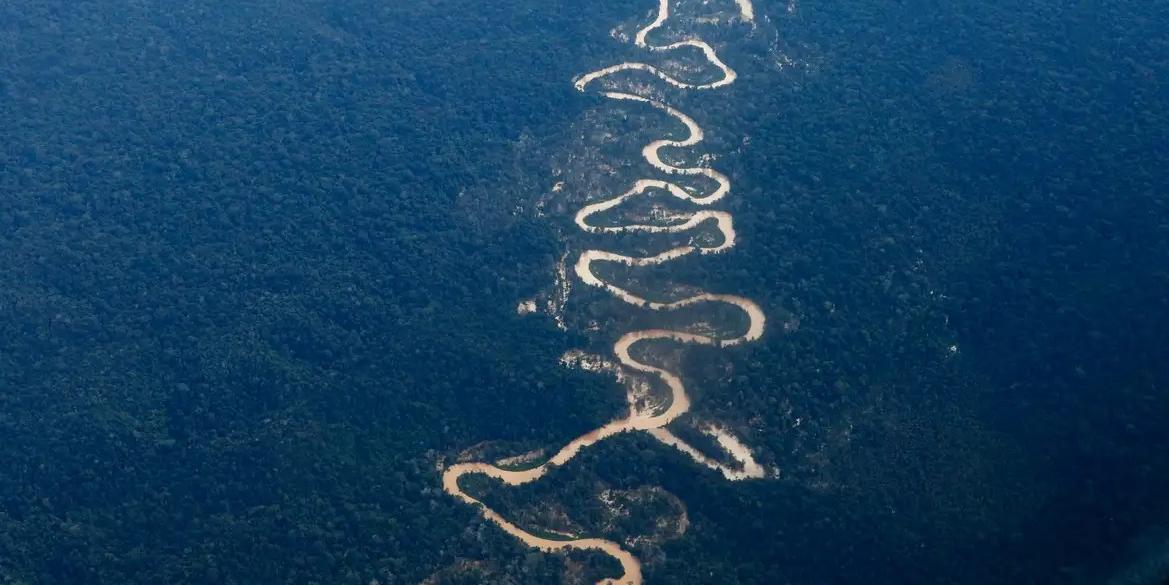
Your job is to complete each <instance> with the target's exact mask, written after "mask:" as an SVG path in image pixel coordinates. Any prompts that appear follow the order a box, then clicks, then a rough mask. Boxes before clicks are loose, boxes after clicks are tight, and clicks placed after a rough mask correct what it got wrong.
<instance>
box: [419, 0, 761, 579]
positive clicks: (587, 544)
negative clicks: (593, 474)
mask: <svg viewBox="0 0 1169 585" xmlns="http://www.w3.org/2000/svg"><path fill="white" fill-rule="evenodd" d="M735 3H736V5H737V7H738V10H739V18H740V19H741V20H742V21H744V22H751V21H752V20H753V18H754V9H753V7H752V5H751V1H750V0H736V2H735ZM669 17H670V0H658V11H657V17H656V18H655V19H654V21H653V22H651V23H650V24H648V25H646V26H645V27H643V28H641V29H640V30H638V32H637V35H636V37H635V39H634V43H635V44H636V45H637V46H638V47H640V48H642V49H646V50H649V51H653V52H668V51H674V50H677V49H681V48H685V47H689V48H692V49H698V50H699V51H701V53H702V54H703V56H704V57H705V59H706V61H707V62H709V63H710V64H711V65H713V66H714V67H715V68H717V69H719V70H720V71H721V76H720V77H719V78H718V79H716V80H714V81H711V82H708V83H700V84H695V83H688V82H685V81H682V80H679V79H677V78H676V77H674V76H672V75H670V74H669V73H667V72H665V71H662V70H661V69H659V68H657V67H655V66H653V65H649V64H646V63H633V62H627V63H620V64H617V65H613V66H610V67H606V68H604V69H600V70H597V71H594V72H591V73H588V74H585V75H582V76H581V77H579V78H577V79H576V80H575V82H574V85H575V87H576V89H577V90H579V91H581V92H587V91H590V89H591V88H592V87H593V86H594V85H598V82H599V81H601V80H603V79H604V78H606V77H609V76H611V75H614V74H616V73H621V72H625V71H641V72H646V73H649V74H652V75H653V76H655V77H656V78H658V79H660V80H661V81H664V82H665V83H667V84H669V85H671V86H673V87H675V88H678V89H687V90H714V89H718V88H720V87H726V86H729V85H731V84H732V83H734V82H735V80H736V78H737V76H736V74H735V71H734V70H733V69H731V68H730V67H729V66H727V64H726V63H724V62H723V61H722V60H721V59H719V57H718V55H717V54H716V53H715V50H714V48H713V47H712V46H711V45H709V44H707V43H706V42H705V41H702V40H699V39H688V40H683V41H678V42H674V43H669V44H665V45H654V44H651V43H650V41H649V40H648V38H649V36H650V34H651V33H652V32H653V31H655V30H656V29H658V28H661V27H662V25H663V24H664V23H665V22H666V20H667V19H668V18H669ZM600 95H602V96H603V97H605V98H608V99H611V100H616V101H623V102H633V103H638V104H644V105H646V106H649V107H651V108H654V109H656V110H658V111H660V112H662V113H664V114H666V115H668V116H669V117H670V118H672V119H674V120H676V121H677V122H679V123H681V124H682V125H683V126H684V127H685V128H686V130H687V136H686V138H684V139H682V140H669V139H659V140H654V141H652V142H650V143H649V144H647V145H646V146H645V147H644V148H642V150H641V155H642V156H643V157H644V158H645V160H646V161H647V162H649V164H650V165H651V166H652V167H653V168H655V169H656V170H657V171H659V172H660V173H662V174H663V175H665V176H667V177H669V176H674V177H705V178H706V179H709V180H710V181H712V182H713V183H714V184H715V185H717V186H716V187H715V188H714V189H713V190H711V191H709V192H699V191H695V190H693V189H692V188H688V187H683V186H681V185H678V184H676V183H674V182H671V181H668V180H661V179H650V178H646V179H640V180H638V181H636V182H635V183H634V184H633V186H632V187H631V188H630V189H629V190H627V191H625V192H624V193H622V194H620V195H618V196H616V197H612V198H610V199H605V200H602V201H599V202H596V203H592V204H589V205H587V206H585V207H584V208H582V209H580V210H579V211H578V212H577V213H576V217H575V222H576V225H577V226H578V227H579V228H580V229H581V230H583V231H585V232H588V233H595V234H617V233H628V232H642V233H679V232H685V231H687V230H692V229H695V228H697V227H699V226H701V225H705V224H708V223H713V225H714V226H715V227H716V228H717V230H718V231H719V233H720V234H721V241H720V242H719V243H717V244H713V245H702V244H695V243H691V244H688V245H684V246H678V247H674V248H671V249H668V250H666V251H664V252H661V253H659V254H655V255H652V256H628V255H624V254H619V253H616V252H609V251H604V250H596V249H589V250H584V251H583V252H581V254H580V256H579V258H578V259H577V261H576V264H575V275H576V277H577V278H578V279H579V280H580V281H581V282H583V283H584V284H586V285H588V286H592V287H597V288H600V289H603V290H605V291H606V292H608V293H609V294H611V295H613V296H614V297H616V298H617V299H620V300H621V301H623V302H625V303H628V304H630V305H634V306H637V307H641V308H644V309H647V310H651V311H677V310H681V309H685V308H688V307H693V306H696V305H701V304H707V303H721V304H725V305H730V306H732V307H735V308H737V309H738V310H739V311H741V312H742V313H743V314H744V315H745V316H746V317H747V325H746V327H745V328H744V329H743V330H742V331H740V332H738V333H737V334H736V335H730V336H716V335H713V334H709V335H708V334H699V333H693V332H688V331H678V330H670V329H645V330H638V331H630V332H628V333H625V334H624V335H622V336H621V337H620V338H619V339H618V340H617V342H616V343H615V344H614V346H613V356H614V357H615V358H616V363H612V364H609V367H608V368H600V367H598V368H591V369H610V370H612V371H613V373H615V374H617V375H618V377H622V376H623V375H625V374H627V373H636V374H638V375H641V376H645V377H649V378H656V379H657V380H658V381H660V382H661V383H662V384H663V385H664V386H665V387H666V388H668V389H669V393H670V400H669V403H668V406H666V407H665V408H664V409H663V408H653V409H639V408H637V407H636V406H635V401H634V400H633V398H632V396H630V399H629V402H630V409H629V413H628V415H627V416H625V417H623V418H619V419H617V420H613V421H611V422H609V423H607V424H605V425H603V426H601V427H600V428H597V429H594V430H592V431H590V432H588V433H586V434H584V435H582V436H580V437H577V438H576V439H573V440H572V441H571V442H569V443H568V444H566V445H564V446H563V447H561V448H560V450H559V451H557V452H556V453H554V454H553V455H552V457H551V458H549V459H548V460H547V461H545V462H544V463H542V464H540V465H537V466H535V467H532V468H530V469H524V470H509V469H503V468H501V467H499V466H497V465H493V464H491V463H460V464H455V465H451V466H450V467H448V468H446V470H445V471H444V472H443V475H442V485H443V489H444V490H445V491H446V492H447V493H448V494H450V495H452V496H454V497H456V498H458V499H460V500H462V501H463V502H466V503H467V504H470V505H473V506H476V507H477V508H478V509H479V510H480V512H481V513H482V514H483V516H484V517H485V518H487V520H489V521H491V522H492V523H494V524H496V525H498V526H499V527H500V528H501V529H503V531H504V532H506V533H508V534H510V535H512V536H513V537H515V538H517V539H519V540H520V541H522V542H523V543H525V544H527V545H528V546H531V547H534V548H537V549H540V550H543V551H546V552H553V551H562V550H566V549H578V550H592V551H599V552H602V553H604V554H606V555H609V556H611V557H613V558H615V559H617V561H619V562H620V563H621V567H622V575H621V576H619V577H616V578H610V579H605V580H603V581H602V582H601V584H602V585H640V584H641V583H642V581H643V579H642V568H641V563H640V562H638V560H637V558H636V557H634V556H633V554H632V553H630V552H629V551H628V550H625V549H624V548H623V547H622V546H621V545H619V544H618V543H616V542H613V541H609V540H605V539H601V538H571V537H565V538H564V539H551V538H545V537H542V536H538V535H536V534H532V533H531V532H528V531H526V530H524V529H523V528H521V527H519V526H517V525H516V524H515V523H513V522H511V521H509V520H508V519H506V518H504V517H503V516H502V515H500V514H499V513H498V512H496V511H494V510H492V509H490V508H489V507H487V506H486V505H485V504H483V502H481V501H479V500H477V499H476V498H474V497H473V496H471V495H469V494H467V493H466V492H465V491H463V489H462V487H461V486H460V484H459V479H460V478H462V477H464V476H466V475H471V474H478V475H485V476H488V477H492V478H495V479H498V480H500V481H502V482H503V483H505V484H508V485H512V486H515V485H521V484H524V483H528V482H532V481H536V480H538V479H540V478H541V477H543V476H545V475H546V474H548V473H549V472H551V471H552V470H553V469H555V468H556V467H559V466H561V465H564V464H565V463H567V462H568V461H569V460H571V459H572V458H573V457H575V456H576V454H577V453H579V452H580V450H581V449H584V448H585V447H588V446H590V445H592V444H594V443H597V442H599V441H603V440H605V439H607V438H609V437H612V436H614V435H617V434H619V433H625V432H630V431H644V432H646V433H648V434H649V435H650V436H652V437H654V438H655V439H657V440H658V441H660V442H662V443H663V444H666V445H669V446H671V447H673V448H676V449H678V450H679V451H681V452H682V453H685V454H686V455H688V456H689V457H691V458H692V459H694V460H695V461H696V462H697V463H699V464H701V465H703V466H706V467H709V468H711V469H714V470H716V471H719V472H720V473H722V474H723V476H724V477H726V478H727V479H729V480H743V479H755V478H762V477H765V476H766V475H767V470H766V469H764V468H763V467H762V466H761V465H759V464H758V463H757V462H756V461H755V460H754V457H753V456H752V454H751V451H750V449H749V448H747V447H746V445H744V444H743V443H742V442H741V441H740V440H739V439H738V438H736V437H735V436H733V435H732V434H730V433H729V432H728V431H726V430H725V429H723V428H721V427H718V426H715V425H706V426H705V427H701V429H700V430H702V431H703V432H704V433H706V434H707V435H709V436H711V437H712V438H714V439H715V441H716V442H717V444H718V445H719V447H720V448H722V449H723V450H725V451H726V452H727V454H729V455H730V457H731V458H732V459H734V461H735V462H736V464H737V465H736V466H728V465H724V464H723V463H720V462H719V461H716V460H715V459H713V458H711V457H708V456H707V455H705V454H703V453H702V452H701V451H700V450H698V449H697V448H695V447H693V446H692V445H690V444H688V443H686V442H685V441H684V440H682V439H681V438H680V437H678V436H677V435H675V434H674V433H672V432H671V431H670V430H669V429H668V428H667V427H668V426H669V425H670V423H672V422H674V421H675V420H677V419H678V417H680V416H682V415H683V414H685V413H686V412H687V411H689V410H690V398H689V396H688V394H687V393H686V386H685V384H684V383H683V381H682V379H681V377H680V375H679V374H677V373H674V372H671V371H669V370H666V369H665V368H662V367H658V366H654V365H651V364H649V363H645V362H644V361H639V360H638V359H637V358H636V357H634V355H633V353H632V349H633V348H634V346H637V345H638V344H642V343H653V342H657V343H661V342H668V343H677V344H689V345H702V346H711V347H720V348H722V347H732V346H736V345H741V344H744V343H748V342H751V341H754V340H757V339H759V338H760V337H761V336H762V335H763V332H764V329H765V324H766V318H765V316H764V314H763V311H762V309H760V308H759V306H758V305H757V304H755V303H754V302H753V301H751V300H749V299H746V298H744V297H741V296H736V295H727V294H714V293H700V294H695V295H691V296H688V297H685V298H682V299H680V300H673V301H659V300H652V299H647V298H643V297H641V296H638V295H637V294H634V293H633V292H631V291H629V290H626V289H623V288H621V287H620V286H617V285H616V284H613V283H611V282H607V281H605V280H604V279H602V278H600V277H598V276H597V275H596V274H595V273H594V271H593V267H594V265H596V264H597V263H604V262H610V263H617V264H623V265H626V266H633V267H641V266H652V265H656V264H663V263H666V262H670V261H672V260H676V259H678V258H682V257H684V256H689V255H692V254H718V253H721V252H725V251H726V250H728V249H730V248H732V247H734V245H735V229H734V222H733V219H732V217H731V215H730V214H729V213H727V212H725V211H718V210H711V209H705V207H706V206H709V205H711V204H714V203H716V202H718V201H720V200H722V199H724V198H725V197H726V196H727V195H728V194H730V192H731V182H730V180H729V179H728V178H727V176H726V175H724V174H722V173H720V172H718V171H716V170H714V169H712V168H709V167H706V166H682V167H680V166H675V165H672V164H670V163H667V162H665V161H663V160H662V158H661V156H660V151H661V150H662V149H663V148H688V147H692V146H695V145H697V144H698V143H700V142H702V140H703V132H702V128H701V127H699V125H698V124H697V123H696V122H695V121H694V120H693V119H692V118H690V117H689V116H687V115H686V114H684V113H682V112H680V111H678V110H677V109H675V108H673V107H671V106H669V105H667V104H665V103H663V102H660V101H657V100H654V99H650V98H647V97H642V96H639V95H636V94H632V93H625V92H621V91H600ZM653 192H664V193H668V194H669V195H670V196H672V197H674V198H676V199H678V200H681V201H684V202H687V203H689V204H691V205H694V206H698V207H700V208H703V209H698V210H697V211H692V212H689V213H685V214H680V215H677V216H674V219H682V220H683V221H680V222H678V221H675V222H674V223H670V224H668V225H655V224H631V225H620V226H597V225H593V224H592V223H590V221H589V220H590V218H591V217H592V216H594V215H596V214H598V213H601V212H604V211H606V210H609V209H612V208H615V207H617V206H619V205H621V204H622V203H624V202H626V201H628V200H630V199H633V198H635V197H639V196H644V195H647V194H649V193H653ZM564 361H565V363H569V362H571V361H573V360H569V359H566V360H564Z"/></svg>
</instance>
